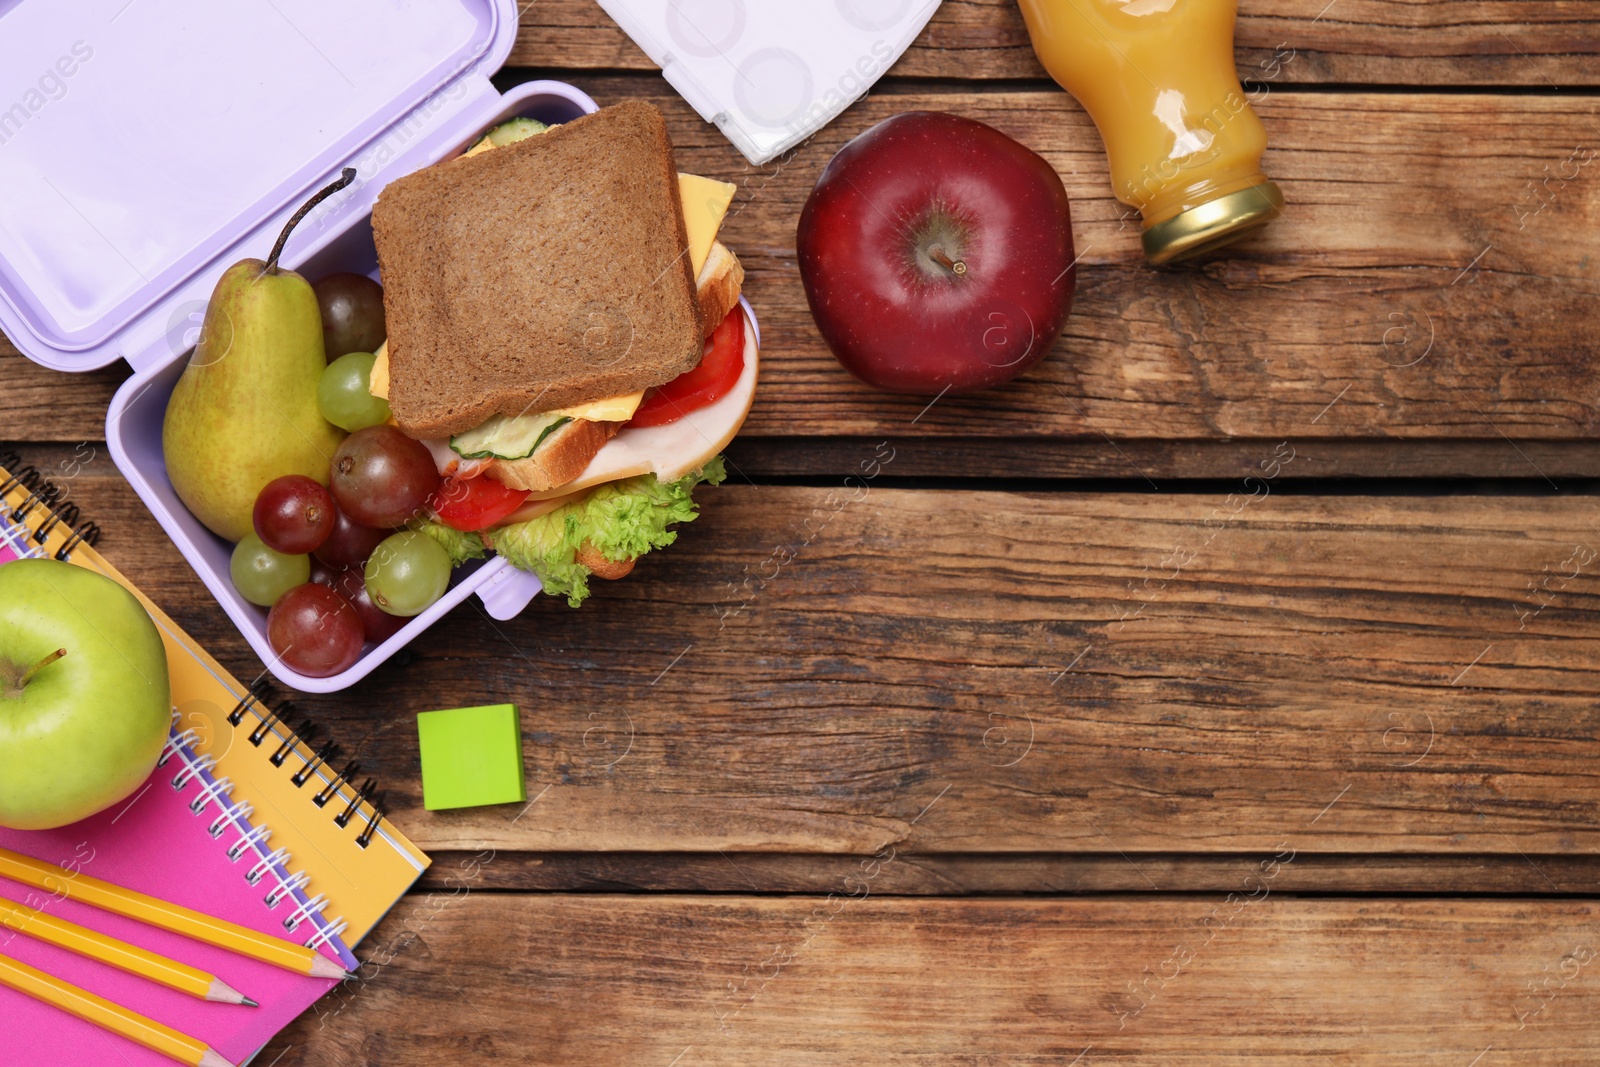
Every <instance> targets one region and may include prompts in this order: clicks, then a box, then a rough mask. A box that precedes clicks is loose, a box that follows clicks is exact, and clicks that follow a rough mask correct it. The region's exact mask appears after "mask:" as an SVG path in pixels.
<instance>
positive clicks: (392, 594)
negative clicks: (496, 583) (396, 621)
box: [366, 530, 451, 616]
mask: <svg viewBox="0 0 1600 1067" xmlns="http://www.w3.org/2000/svg"><path fill="white" fill-rule="evenodd" d="M450 569H451V568H450V553H448V552H446V551H445V550H444V548H443V547H442V546H441V545H440V544H439V542H437V541H435V540H434V539H433V538H431V537H429V536H428V535H427V534H425V533H419V532H417V531H415V530H406V531H404V532H402V533H397V534H393V535H391V536H389V537H386V538H384V540H383V543H382V544H380V545H379V546H378V547H377V548H375V549H373V550H372V558H370V559H368V560H367V569H366V579H367V596H369V597H371V598H372V602H373V603H374V604H376V605H378V607H379V608H381V609H383V610H384V611H387V612H388V613H389V614H390V615H407V616H409V615H418V614H421V613H422V612H423V611H425V610H426V609H427V608H428V606H429V605H430V604H432V603H433V602H434V601H435V600H438V599H439V598H440V597H442V596H444V591H445V588H446V587H447V586H449V584H450Z"/></svg>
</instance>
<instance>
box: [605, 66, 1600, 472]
mask: <svg viewBox="0 0 1600 1067" xmlns="http://www.w3.org/2000/svg"><path fill="white" fill-rule="evenodd" d="M611 84H614V83H608V82H602V83H599V84H596V85H595V86H593V91H594V93H595V95H596V97H597V98H598V99H607V98H608V97H607V95H606V92H607V89H608V88H609V87H610V85H611ZM619 88H620V86H619ZM658 102H660V103H661V104H662V106H663V107H665V108H667V109H668V110H669V111H670V112H671V113H672V114H673V116H674V121H675V124H674V137H675V140H676V142H677V144H678V145H679V147H680V153H679V158H680V165H683V166H685V167H687V168H689V169H693V170H696V171H705V172H712V173H716V174H717V175H718V176H720V177H723V178H726V179H728V180H732V181H738V182H740V183H741V193H740V198H741V203H742V204H743V205H744V207H743V209H742V210H740V211H739V213H738V214H737V215H736V216H734V217H733V218H732V219H731V220H730V221H729V222H728V224H727V227H726V230H725V234H726V240H727V243H728V244H729V246H730V247H732V248H734V249H735V250H737V251H738V252H739V254H740V256H741V257H742V259H743V260H744V262H745V265H746V268H747V270H748V276H747V277H748V282H747V289H748V293H749V296H750V299H751V301H752V303H753V304H754V306H755V307H756V309H757V311H758V312H759V314H760V316H761V324H762V337H763V342H764V344H765V346H766V347H765V350H764V351H765V353H766V355H767V358H766V360H765V361H764V363H763V367H762V372H763V378H762V389H763V392H762V395H761V396H760V398H759V399H758V400H757V403H756V407H755V409H754V411H753V412H752V414H751V419H750V423H749V425H748V427H747V430H746V432H747V433H749V434H751V435H753V436H764V435H779V434H782V435H822V436H827V435H837V434H863V435H865V434H879V435H883V434H887V433H896V434H905V435H907V436H910V435H927V436H989V435H993V434H995V433H997V432H1000V433H1004V434H1005V435H1007V436H1049V437H1077V438H1084V439H1095V438H1101V439H1103V438H1104V437H1110V438H1112V439H1117V440H1120V439H1123V438H1159V439H1169V440H1170V439H1185V440H1193V439H1213V440H1214V439H1219V438H1227V437H1250V438H1267V437H1279V438H1282V437H1291V436H1292V437H1301V438H1303V437H1322V438H1328V437H1333V438H1351V437H1362V438H1366V437H1377V436H1381V437H1406V438H1457V439H1460V438H1470V439H1481V440H1502V439H1503V438H1506V437H1509V438H1515V439H1528V438H1539V439H1552V440H1553V439H1581V438H1587V437H1590V436H1592V435H1593V434H1594V432H1595V431H1596V429H1597V428H1600V419H1597V410H1596V408H1595V406H1594V401H1593V397H1594V396H1595V395H1596V392H1597V390H1596V388H1595V386H1596V381H1595V371H1594V365H1595V364H1596V363H1597V362H1600V361H1597V360H1596V358H1595V357H1596V351H1595V344H1596V342H1595V339H1594V337H1593V335H1592V333H1590V332H1586V331H1574V330H1573V329H1572V328H1571V326H1570V324H1571V323H1573V322H1577V321H1581V319H1582V316H1583V315H1584V314H1585V311H1584V309H1585V308H1587V307H1589V306H1590V305H1591V304H1592V303H1593V302H1594V300H1595V298H1596V296H1597V295H1600V261H1597V260H1596V259H1594V258H1593V257H1592V256H1591V255H1590V249H1589V247H1588V245H1587V243H1586V242H1584V241H1582V240H1580V239H1577V235H1579V234H1581V233H1584V232H1587V227H1588V221H1587V220H1588V216H1589V215H1590V213H1591V211H1592V205H1593V204H1594V203H1595V199H1594V198H1595V196H1596V193H1595V189H1596V186H1595V185H1594V183H1593V182H1587V181H1586V180H1585V179H1586V177H1587V171H1585V170H1582V169H1580V168H1578V167H1577V165H1576V164H1575V163H1574V164H1573V167H1572V168H1569V169H1573V170H1575V171H1576V173H1577V174H1579V175H1580V178H1579V179H1577V180H1576V181H1575V182H1574V183H1569V184H1568V185H1567V186H1566V187H1565V188H1563V189H1561V190H1560V192H1559V194H1557V193H1554V192H1552V193H1551V194H1549V195H1550V196H1551V201H1552V202H1551V203H1550V204H1549V206H1547V207H1545V208H1544V209H1543V210H1542V211H1539V213H1538V214H1534V213H1533V212H1534V211H1535V210H1537V209H1538V205H1539V203H1540V201H1539V200H1536V199H1535V198H1534V197H1535V194H1534V193H1533V192H1532V191H1531V190H1530V189H1528V188H1527V183H1528V182H1529V180H1530V179H1533V178H1535V177H1536V176H1538V175H1539V174H1540V173H1541V168H1542V167H1543V166H1544V165H1545V164H1547V163H1548V164H1550V165H1551V166H1552V167H1556V166H1558V165H1560V164H1562V163H1563V161H1565V160H1566V159H1567V158H1568V157H1569V155H1570V154H1571V153H1572V152H1573V150H1574V146H1575V145H1581V144H1586V143H1588V142H1589V141H1590V140H1592V137H1593V130H1594V119H1593V117H1592V115H1591V111H1592V108H1591V107H1590V106H1589V105H1588V103H1587V102H1576V101H1567V100H1557V99H1553V98H1541V97H1512V98H1506V97H1483V96H1444V97H1409V96H1408V97H1400V96H1380V95H1362V94H1328V95H1314V96H1313V95H1307V94H1289V93H1281V94H1276V95H1273V96H1271V97H1269V98H1268V99H1267V100H1266V101H1265V102H1264V104H1263V107H1262V111H1263V116H1264V118H1265V120H1266V122H1267V125H1268V128H1269V130H1270V131H1272V134H1273V145H1274V147H1273V148H1272V149H1271V150H1270V152H1269V157H1268V159H1267V167H1268V170H1269V172H1270V173H1271V174H1272V175H1273V176H1274V177H1275V178H1276V179H1277V180H1278V181H1279V182H1280V183H1281V184H1282V186H1283V188H1284V190H1285V195H1286V196H1287V197H1288V201H1289V207H1288V211H1287V215H1286V216H1285V217H1284V218H1283V219H1280V220H1279V221H1278V222H1276V223H1275V224H1273V225H1272V226H1270V227H1268V228H1267V230H1266V232H1265V234H1264V235H1263V236H1261V237H1259V238H1255V239H1252V240H1250V241H1247V242H1245V243H1242V244H1240V245H1236V246H1234V251H1233V252H1232V253H1231V254H1229V255H1227V256H1226V257H1225V258H1221V259H1216V260H1212V261H1210V262H1207V263H1203V264H1201V265H1197V266H1180V267H1179V268H1176V269H1171V270H1163V271H1158V270H1152V269H1150V268H1148V267H1146V266H1145V265H1144V263H1143V261H1142V258H1141V256H1140V253H1139V251H1138V243H1137V242H1138V225H1137V221H1136V219H1135V220H1133V221H1124V220H1122V219H1121V216H1122V215H1123V213H1124V212H1123V209H1122V208H1121V206H1120V205H1119V204H1117V203H1116V202H1115V201H1113V200H1112V199H1111V197H1110V195H1109V191H1108V183H1107V179H1106V174H1105V162H1104V158H1103V155H1102V152H1101V147H1100V141H1099V136H1098V134H1097V133H1096V132H1095V130H1094V128H1093V125H1092V124H1091V123H1090V122H1089V121H1088V118H1087V117H1086V116H1085V115H1084V114H1083V112H1082V111H1081V110H1080V109H1079V108H1078V107H1077V105H1076V104H1073V103H1072V102H1071V101H1070V100H1069V99H1068V98H1067V97H1066V96H1065V95H1064V94H1057V93H1030V92H996V93H989V94H964V95H954V94H926V95H923V94H912V95H899V96H894V97H876V98H873V99H871V100H868V101H866V102H864V103H862V104H859V105H857V106H856V107H855V108H853V109H852V110H851V111H850V112H849V113H847V114H846V115H845V116H843V117H842V118H841V119H840V120H839V121H838V122H836V123H835V124H834V125H833V126H830V127H829V128H828V129H827V130H825V131H823V133H822V134H821V135H819V137H818V138H816V139H815V140H814V141H813V142H812V143H810V144H809V145H808V146H807V147H806V148H805V149H804V150H803V151H802V152H800V153H799V154H797V155H796V156H795V157H794V158H793V160H792V161H791V162H790V163H789V164H788V165H787V166H784V167H782V168H781V169H780V168H778V167H777V166H776V165H769V167H768V168H766V170H765V171H758V170H756V169H755V168H751V167H748V166H744V165H741V164H740V162H739V161H738V160H734V159H731V158H730V150H729V149H728V148H727V147H726V145H725V144H723V143H722V142H721V139H720V136H719V135H718V134H717V133H716V131H715V130H714V129H711V128H710V127H707V126H705V125H704V124H701V123H699V122H698V120H697V119H695V118H693V116H692V115H684V114H682V113H681V107H682V106H681V105H680V104H678V103H677V102H676V101H675V100H673V99H671V98H667V97H661V98H658ZM912 108H929V109H934V110H952V111H956V112H959V113H962V114H965V115H968V116H971V117H974V118H978V119H982V120H984V121H986V122H990V123H991V124H993V125H996V126H998V127H999V128H1001V129H1003V130H1005V131H1006V132H1008V133H1010V134H1012V135H1014V136H1016V137H1018V138H1020V139H1021V140H1022V141H1024V142H1025V143H1027V144H1029V145H1031V146H1033V147H1034V148H1036V149H1038V150H1039V151H1040V152H1041V153H1042V154H1043V155H1045V156H1046V158H1048V159H1049V160H1050V161H1051V163H1053V164H1054V165H1055V167H1056V169H1057V170H1058V171H1059V172H1060V173H1061V174H1062V175H1063V177H1064V180H1065V181H1066V183H1067V187H1068V191H1069V193H1070V195H1071V196H1072V199H1073V204H1074V232H1075V236H1076V242H1077V248H1078V250H1079V252H1080V254H1081V256H1082V259H1081V262H1080V263H1079V275H1078V291H1077V298H1076V302H1075V305H1074V310H1073V314H1072V316H1071V318H1070V319H1069V320H1068V323H1067V328H1066V332H1065V334H1064V335H1063V338H1062V340H1061V341H1059V342H1058V343H1057V345H1056V347H1055V349H1054V350H1053V351H1052V353H1051V354H1050V355H1049V356H1048V357H1047V358H1046V359H1045V360H1044V361H1043V362H1042V363H1041V364H1039V365H1038V366H1037V367H1035V368H1034V369H1033V370H1031V371H1029V372H1028V373H1027V374H1025V375H1024V376H1023V377H1022V378H1021V379H1020V380H1019V381H1017V382H1014V383H1012V384H1011V385H1009V386H1007V387H1005V388H1003V389H1000V390H996V391H993V392H990V393H987V394H983V395H980V396H976V397H968V398H961V397H951V396H946V397H944V398H942V399H940V400H939V401H938V402H937V403H936V404H933V405H932V407H931V408H930V407H928V403H929V399H928V398H925V397H901V398H896V397H889V396H886V395H885V394H882V393H879V392H877V391H874V390H872V389H869V388H868V387H866V386H864V385H860V384H858V383H856V382H855V381H854V380H853V379H851V378H849V377H848V376H846V375H844V374H843V373H842V372H841V370H840V369H839V367H838V366H837V364H836V363H835V362H834V360H833V358H832V357H831V356H830V355H829V353H828V351H827V349H826V346H825V345H824V344H823V343H822V340H821V337H820V335H819V333H818V332H817V330H816V327H815V325H814V323H813V322H812V319H811V316H810V313H809V310H808V308H807V306H806V301H805V297H804V292H803V290H802V288H801V285H800V279H799V272H798V268H797V266H796V263H795V257H794V231H795V226H796V220H797V219H798V217H799V213H800V209H801V207H802V205H803V204H804V201H805V198H806V196H807V195H808V194H809V192H810V190H811V188H812V186H813V184H814V183H815V181H816V178H817V175H818V174H819V173H820V170H821V168H822V166H823V165H824V164H825V163H826V161H827V160H828V159H829V158H830V157H831V156H832V154H833V152H834V151H835V150H836V149H837V148H838V147H839V146H840V145H841V144H842V143H843V142H844V141H845V140H847V139H848V138H850V137H851V136H853V135H855V134H856V133H859V132H861V131H862V130H864V129H866V128H868V127H869V126H871V125H872V124H874V123H876V122H877V121H879V120H881V119H883V118H886V117H888V116H889V115H890V114H893V113H896V112H899V111H903V110H909V109H912ZM1352 129H1360V130H1361V131H1362V132H1361V136H1360V137H1352V136H1351V130H1352ZM1484 145H1492V146H1493V149H1492V153H1493V155H1494V157H1495V159H1496V161H1497V162H1496V165H1495V166H1494V167H1492V168H1490V167H1488V166H1486V165H1484V164H1482V162H1481V160H1478V159H1477V155H1476V154H1477V153H1479V152H1480V151H1481V149H1482V146H1484ZM730 162H731V163H732V165H731V166H729V164H730ZM1591 169H1592V168H1591ZM1554 188H1555V187H1554V186H1552V189H1554ZM1541 195H1544V194H1541ZM1519 212H1521V214H1520V215H1519ZM1519 226H1520V227H1522V228H1521V229H1519ZM1569 234H1570V235H1572V239H1569V238H1568V235H1569ZM925 408H927V410H926V411H925V410H924V409H925ZM1533 473H1534V472H1533V471H1532V470H1531V469H1530V470H1529V474H1530V475H1532V474H1533Z"/></svg>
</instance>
